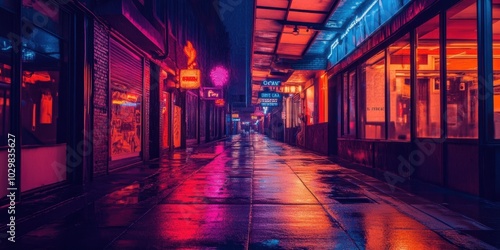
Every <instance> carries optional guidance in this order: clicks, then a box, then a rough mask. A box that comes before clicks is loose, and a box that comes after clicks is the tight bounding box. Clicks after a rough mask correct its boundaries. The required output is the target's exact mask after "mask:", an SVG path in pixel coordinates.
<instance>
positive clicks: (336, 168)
mask: <svg viewBox="0 0 500 250" xmlns="http://www.w3.org/2000/svg"><path fill="white" fill-rule="evenodd" d="M148 171H150V172H148V173H149V177H148V178H144V179H142V180H141V181H136V182H134V183H132V184H130V185H127V186H125V187H122V188H119V189H116V190H113V191H112V192H110V193H108V194H106V195H104V196H102V197H101V198H99V199H97V200H89V201H88V203H87V205H86V206H85V207H84V208H83V209H80V210H79V211H78V212H76V213H73V214H71V215H69V216H65V217H64V218H60V219H58V220H55V221H53V222H51V223H48V224H46V225H43V226H41V227H39V228H37V229H36V230H33V231H31V232H29V233H28V234H26V235H24V236H22V237H21V238H19V240H18V243H17V246H18V247H20V248H23V249H102V248H109V249H171V248H188V249H198V248H216V249H219V248H221V249H247V248H250V249H459V248H478V249H487V248H494V247H500V244H499V242H498V240H497V239H495V237H494V236H493V235H497V236H498V235H500V234H495V233H498V231H497V230H495V229H494V228H496V229H498V227H495V226H498V224H500V222H499V221H497V224H492V225H490V226H488V225H484V224H482V223H479V222H477V221H475V220H472V219H470V218H468V217H464V216H461V215H460V214H458V213H455V212H452V211H451V210H448V209H447V208H445V207H444V206H441V205H437V204H435V203H430V202H426V201H425V200H423V199H421V202H418V204H408V203H404V202H401V200H400V199H399V198H401V199H408V200H411V198H408V197H411V194H408V193H403V194H400V193H394V192H393V193H391V192H390V191H389V190H390V189H388V187H387V185H386V184H385V183H383V182H381V181H379V180H377V179H375V178H372V177H369V176H367V175H363V174H361V173H359V172H356V171H354V170H351V169H347V168H344V167H341V166H340V165H337V164H334V163H332V162H331V161H330V160H329V159H328V158H326V157H323V156H318V155H316V154H313V153H311V152H308V151H304V150H301V149H298V148H294V147H291V146H288V145H285V144H282V143H279V142H275V141H272V140H269V139H267V138H265V137H263V136H262V135H257V134H252V135H251V136H247V137H238V136H236V137H233V138H232V139H230V140H227V141H222V142H218V143H216V144H213V145H211V146H210V147H200V148H198V149H196V150H195V151H194V152H191V153H189V152H188V153H185V152H182V153H178V154H174V155H171V156H170V157H169V159H163V160H162V161H161V162H159V163H158V165H154V166H153V167H150V168H149V170H148ZM398 192H401V191H398ZM413 200H415V201H416V200H417V199H416V198H415V199H413ZM492 206H493V208H492V211H489V215H490V216H493V215H492V214H491V213H492V212H493V211H498V206H497V205H496V204H495V205H492ZM463 209H467V208H465V207H464V208H463ZM469 209H472V208H469ZM494 209H497V210H494ZM479 213H481V212H479ZM490 218H496V219H498V218H499V217H498V216H497V217H490ZM474 237H478V238H481V239H483V240H485V241H487V242H488V243H485V242H482V241H479V240H477V239H476V238H474ZM495 240H496V241H495Z"/></svg>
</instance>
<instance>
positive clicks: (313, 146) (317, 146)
mask: <svg viewBox="0 0 500 250" xmlns="http://www.w3.org/2000/svg"><path fill="white" fill-rule="evenodd" d="M306 148H307V149H310V150H313V151H316V152H318V153H321V154H325V155H326V154H328V123H320V124H314V125H308V126H307V127H306Z"/></svg>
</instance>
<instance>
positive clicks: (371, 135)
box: [359, 51, 386, 139]
mask: <svg viewBox="0 0 500 250" xmlns="http://www.w3.org/2000/svg"><path fill="white" fill-rule="evenodd" d="M385 110H386V108H385V53H384V51H382V52H380V53H378V54H377V55H375V56H373V57H372V58H370V59H368V60H367V61H366V62H365V63H363V65H362V67H361V74H360V82H359V126H360V127H359V137H360V138H366V139H385V124H386V123H385Z"/></svg>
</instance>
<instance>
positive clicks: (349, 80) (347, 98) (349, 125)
mask: <svg viewBox="0 0 500 250" xmlns="http://www.w3.org/2000/svg"><path fill="white" fill-rule="evenodd" d="M342 92H343V95H342V100H343V123H344V124H343V130H344V131H343V134H344V136H356V70H353V71H351V72H346V73H344V76H343V91H342Z"/></svg>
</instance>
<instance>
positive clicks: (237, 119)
mask: <svg viewBox="0 0 500 250" xmlns="http://www.w3.org/2000/svg"><path fill="white" fill-rule="evenodd" d="M240 120H241V119H240V118H233V122H239V121H240Z"/></svg>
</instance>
